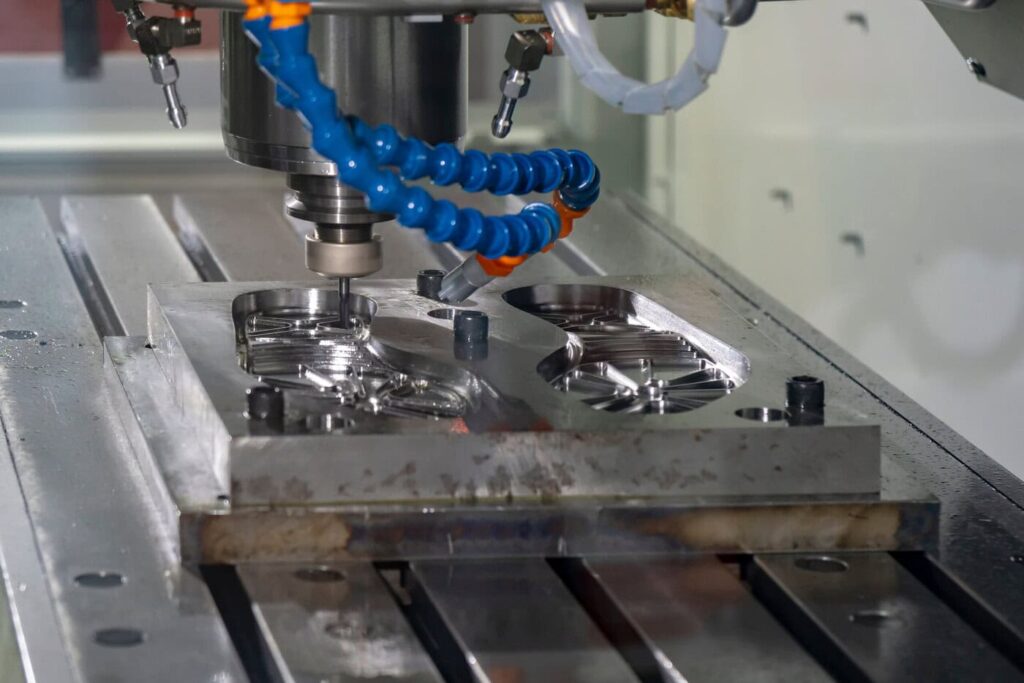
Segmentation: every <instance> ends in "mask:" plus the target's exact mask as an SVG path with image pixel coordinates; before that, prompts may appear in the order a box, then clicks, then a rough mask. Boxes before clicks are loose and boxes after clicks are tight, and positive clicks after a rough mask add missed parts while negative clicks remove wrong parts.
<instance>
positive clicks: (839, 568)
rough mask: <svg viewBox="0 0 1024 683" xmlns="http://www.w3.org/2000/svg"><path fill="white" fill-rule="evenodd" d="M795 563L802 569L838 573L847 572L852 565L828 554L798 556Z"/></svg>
mask: <svg viewBox="0 0 1024 683" xmlns="http://www.w3.org/2000/svg"><path fill="white" fill-rule="evenodd" d="M794 564H796V566H797V567H799V568H800V569H804V570H806V571H809V572H821V573H825V574H838V573H839V572H845V571H846V570H847V569H849V568H850V565H848V564H846V563H845V562H843V561H842V560H840V559H839V558H838V557H829V556H828V555H818V556H815V557H798V558H796V560H794Z"/></svg>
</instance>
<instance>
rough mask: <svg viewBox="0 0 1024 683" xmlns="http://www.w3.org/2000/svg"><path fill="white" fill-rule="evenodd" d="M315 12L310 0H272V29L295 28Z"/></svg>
mask: <svg viewBox="0 0 1024 683" xmlns="http://www.w3.org/2000/svg"><path fill="white" fill-rule="evenodd" d="M312 12H313V6H312V5H311V4H310V3H308V2H279V0H270V16H271V17H273V21H271V22H270V30H271V31H277V30H280V29H283V28H294V27H295V26H299V25H300V24H302V22H304V21H305V20H306V17H308V16H309V15H310V14H311V13H312Z"/></svg>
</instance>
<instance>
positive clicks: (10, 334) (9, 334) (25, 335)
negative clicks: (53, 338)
mask: <svg viewBox="0 0 1024 683" xmlns="http://www.w3.org/2000/svg"><path fill="white" fill-rule="evenodd" d="M37 336H39V335H37V334H36V333H35V332H33V331H32V330H4V331H3V332H0V337H3V338H4V339H14V340H19V341H20V340H25V339H35V338H36V337H37Z"/></svg>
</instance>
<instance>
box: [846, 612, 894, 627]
mask: <svg viewBox="0 0 1024 683" xmlns="http://www.w3.org/2000/svg"><path fill="white" fill-rule="evenodd" d="M890 619H892V613H890V612H887V611H886V610H884V609H862V610H860V611H859V612H854V613H853V614H851V615H850V621H852V622H853V623H855V624H860V625H861V626H870V627H873V628H878V627H879V626H881V625H882V624H884V623H886V622H887V621H889V620H890Z"/></svg>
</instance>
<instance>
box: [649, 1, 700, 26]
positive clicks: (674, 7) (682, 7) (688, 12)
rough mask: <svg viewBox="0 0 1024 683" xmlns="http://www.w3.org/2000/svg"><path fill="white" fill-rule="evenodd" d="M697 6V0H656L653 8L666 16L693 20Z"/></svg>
mask: <svg viewBox="0 0 1024 683" xmlns="http://www.w3.org/2000/svg"><path fill="white" fill-rule="evenodd" d="M696 7H697V0H654V6H653V7H652V8H651V9H653V10H654V11H655V12H657V13H658V14H662V15H664V16H666V17H672V18H674V19H689V20H690V21H693V13H694V10H695V9H696Z"/></svg>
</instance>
